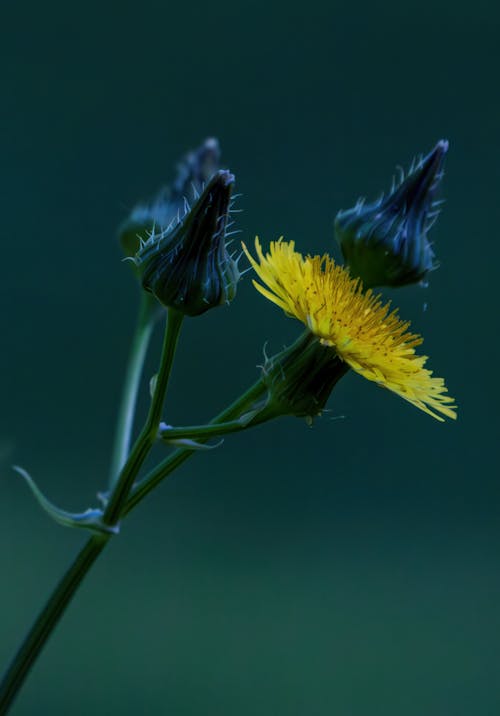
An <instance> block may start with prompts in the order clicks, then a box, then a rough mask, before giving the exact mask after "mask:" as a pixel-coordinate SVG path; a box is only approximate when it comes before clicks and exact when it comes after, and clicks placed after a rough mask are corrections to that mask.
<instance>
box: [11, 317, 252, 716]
mask: <svg viewBox="0 0 500 716" xmlns="http://www.w3.org/2000/svg"><path fill="white" fill-rule="evenodd" d="M181 323H182V317H180V316H179V315H178V314H175V313H173V312H172V313H170V314H169V321H168V324H167V330H166V332H165V341H164V346H163V353H162V362H161V368H160V372H159V374H158V379H157V383H156V388H155V391H154V396H153V401H152V404H151V409H150V412H149V415H148V419H147V422H146V426H145V428H144V430H143V431H142V432H141V435H140V436H139V438H138V440H137V442H136V444H135V446H134V449H133V450H132V454H131V456H130V458H129V459H128V460H127V463H126V465H125V466H124V468H123V470H122V473H121V476H120V479H119V480H118V482H117V484H116V486H115V488H114V490H113V494H112V496H111V498H110V502H109V503H108V508H107V510H106V513H105V516H106V517H107V520H108V524H113V523H114V520H115V516H124V515H125V514H128V513H129V512H130V510H132V509H133V508H134V507H135V506H136V505H137V504H138V503H139V502H140V501H141V500H142V499H143V498H144V497H145V496H146V495H147V494H148V493H149V492H150V491H151V490H152V489H153V488H154V487H155V486H156V485H157V484H158V483H159V482H160V481H161V480H163V478H165V477H166V476H167V475H169V474H170V473H171V472H172V471H173V470H175V469H176V468H177V467H179V465H181V464H182V463H183V462H185V460H187V459H188V458H189V457H191V455H193V454H194V451H193V450H176V451H175V452H174V453H172V455H171V456H170V457H169V458H167V459H166V460H164V461H163V462H162V463H160V465H158V467H157V468H156V469H154V470H152V472H151V473H149V475H147V476H146V478H144V480H143V481H142V482H140V483H139V484H138V485H137V486H136V487H135V488H133V490H132V493H131V494H129V491H130V487H131V484H132V481H133V480H134V479H135V476H136V474H137V471H138V469H139V468H140V465H141V464H142V459H143V457H144V456H145V455H146V454H147V452H146V453H144V451H143V449H142V447H141V445H142V443H143V442H144V443H147V444H148V445H149V444H150V443H151V444H152V442H153V441H154V440H155V439H156V434H157V431H158V424H159V422H160V417H161V410H162V406H163V399H164V395H165V392H166V388H167V383H168V377H169V375H170V369H171V366H172V360H173V355H174V352H175V345H176V343H177V338H178V335H179V329H180V326H181ZM263 388H264V386H263V383H262V381H260V380H259V381H257V382H256V383H255V385H253V386H252V387H251V388H250V389H249V390H248V391H247V392H246V393H245V394H244V395H243V396H241V397H240V398H238V400H236V401H235V402H234V403H233V404H232V405H230V406H229V407H228V408H227V409H226V410H224V411H223V412H222V413H220V414H219V415H218V416H217V417H216V418H214V419H213V421H212V423H213V424H214V425H215V424H217V423H227V422H229V421H232V420H234V419H236V418H237V417H238V416H240V415H241V414H242V412H243V411H244V410H246V409H251V408H252V407H253V406H254V403H255V401H256V400H257V399H258V398H260V397H262V395H263ZM146 427H147V428H148V429H147V430H146ZM204 439H206V438H204ZM118 492H119V493H120V499H119V500H118V499H117V498H116V497H115V495H116V494H117V493H118ZM111 504H112V510H111V509H110V505H111ZM117 510H120V511H119V512H117ZM110 537H111V535H105V534H102V535H95V536H93V537H91V538H90V539H89V540H88V542H87V543H86V544H85V545H84V547H83V548H82V550H81V551H80V553H79V554H78V556H77V557H76V559H75V561H74V562H73V563H72V564H71V566H70V567H69V569H68V570H67V572H66V574H65V575H64V576H63V578H62V579H61V581H60V582H59V584H58V585H57V586H56V588H55V590H54V592H53V593H52V595H51V597H50V598H49V600H48V602H47V603H46V605H45V607H44V608H43V609H42V611H41V612H40V614H39V615H38V617H37V619H36V621H35V623H34V624H33V626H32V628H31V630H30V631H29V633H28V635H27V636H26V638H25V640H24V642H23V643H22V644H21V647H20V648H19V651H18V652H17V654H16V656H15V657H14V659H13V661H12V663H11V665H10V667H9V668H8V670H7V672H6V674H5V676H4V678H3V681H2V683H1V684H0V716H5V714H6V713H7V712H8V710H9V707H10V706H11V704H12V702H13V701H14V698H15V697H16V695H17V693H18V691H19V689H20V688H21V686H22V684H23V682H24V680H25V678H26V676H27V675H28V672H29V670H30V668H31V667H32V666H33V664H34V662H35V661H36V659H37V657H38V655H39V654H40V652H41V651H42V649H43V647H44V645H45V643H46V641H47V639H48V638H49V636H50V635H51V633H52V631H53V630H54V628H55V627H56V625H57V623H58V622H59V620H60V618H61V617H62V615H63V613H64V611H65V609H66V607H67V606H68V604H69V602H70V601H71V599H72V597H73V596H74V594H75V592H76V590H77V589H78V587H79V585H80V584H81V583H82V581H83V579H84V577H85V575H86V574H87V572H88V571H89V570H90V568H91V567H92V564H93V563H94V562H95V560H96V559H97V557H98V556H99V554H100V553H101V552H102V550H103V549H104V547H105V546H106V544H107V543H108V541H109V539H110Z"/></svg>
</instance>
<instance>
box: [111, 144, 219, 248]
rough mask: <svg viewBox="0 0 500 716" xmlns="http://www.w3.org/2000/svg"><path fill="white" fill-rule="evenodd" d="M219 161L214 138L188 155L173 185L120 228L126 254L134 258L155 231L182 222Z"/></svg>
mask: <svg viewBox="0 0 500 716" xmlns="http://www.w3.org/2000/svg"><path fill="white" fill-rule="evenodd" d="M219 162H220V148H219V142H218V141H217V139H214V138H209V139H205V141H204V142H202V144H201V145H200V146H199V147H198V148H197V149H195V150H194V151H191V152H189V153H188V154H186V155H185V156H184V157H183V159H182V160H181V161H180V162H179V164H178V166H177V176H176V178H175V180H174V182H173V183H172V185H171V186H168V187H164V188H163V189H161V190H160V191H159V192H158V194H157V195H156V196H155V197H154V198H153V199H152V200H151V201H149V202H141V203H139V204H137V206H135V207H134V209H132V212H131V213H130V216H129V217H128V218H127V219H126V220H125V221H124V222H123V223H122V225H121V226H120V228H119V230H118V238H119V240H120V244H121V246H122V249H123V252H124V253H125V255H126V256H128V257H131V256H134V254H135V253H136V252H137V251H138V250H139V246H140V241H141V240H142V241H147V239H148V238H149V236H150V235H151V233H152V232H155V231H156V232H158V231H163V230H165V229H166V228H167V227H168V226H173V225H175V224H176V223H178V222H179V218H178V217H180V216H181V215H183V214H184V213H185V210H186V203H188V204H190V203H192V202H194V201H195V200H196V199H197V198H198V197H199V195H200V194H201V193H202V191H203V189H204V188H205V185H206V183H207V182H208V181H209V179H210V178H211V177H212V176H213V175H214V174H215V172H216V171H217V170H218V169H219Z"/></svg>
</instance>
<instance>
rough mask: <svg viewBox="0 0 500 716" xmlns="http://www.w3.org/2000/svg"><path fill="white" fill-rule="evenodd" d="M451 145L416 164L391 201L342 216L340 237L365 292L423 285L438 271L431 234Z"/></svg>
mask: <svg viewBox="0 0 500 716" xmlns="http://www.w3.org/2000/svg"><path fill="white" fill-rule="evenodd" d="M447 151H448V142H447V141H446V140H441V141H440V142H438V143H437V144H436V146H435V147H434V149H433V150H432V152H430V154H428V155H427V156H426V157H424V158H423V159H421V160H420V161H419V162H416V163H415V162H414V163H413V165H412V166H411V167H410V170H409V172H408V174H407V176H406V177H405V176H404V174H403V172H401V174H402V176H401V179H400V181H399V183H398V184H397V185H395V183H394V182H393V186H392V189H391V191H390V193H389V195H388V196H387V197H384V196H382V197H381V198H380V199H378V200H377V201H375V202H373V203H371V204H366V203H365V202H364V200H359V201H358V202H357V204H356V205H355V206H354V207H353V208H352V209H347V210H346V211H339V213H338V214H337V216H336V218H335V235H336V238H337V241H338V242H339V244H340V247H341V249H342V254H343V256H344V260H345V262H346V263H347V265H348V266H349V270H350V272H351V274H352V275H353V276H354V277H359V278H361V280H362V281H363V285H364V286H365V288H370V287H373V286H405V285H407V284H411V283H417V282H419V281H422V280H423V279H424V278H425V277H426V275H427V274H428V273H429V271H432V270H433V269H434V268H436V264H435V260H434V251H433V250H432V246H431V244H430V242H429V239H428V232H429V230H430V228H431V227H432V225H433V224H434V222H435V221H436V219H437V216H438V214H439V206H440V204H441V202H439V201H436V200H435V196H436V191H437V188H438V186H439V184H440V181H441V178H442V176H443V164H444V159H445V156H446V153H447Z"/></svg>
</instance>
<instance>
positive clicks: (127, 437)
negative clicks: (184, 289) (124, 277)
mask: <svg viewBox="0 0 500 716" xmlns="http://www.w3.org/2000/svg"><path fill="white" fill-rule="evenodd" d="M156 306H157V302H156V300H155V298H154V297H153V296H152V295H151V294H150V293H147V292H146V291H141V303H140V307H139V314H138V316H137V324H136V327H135V332H134V337H133V339H132V346H131V348H130V355H129V359H128V364H127V371H126V374H125V382H124V385H123V393H122V398H121V403H120V408H119V411H118V420H117V424H116V434H115V441H114V446H113V452H112V458H111V472H110V488H112V487H113V485H114V484H115V483H116V481H117V479H118V477H119V475H120V470H121V469H122V468H123V466H124V465H125V462H126V460H127V458H128V456H129V453H130V441H131V436H132V430H133V427H134V416H135V408H136V404H137V394H138V391H139V385H140V382H141V376H142V369H143V366H144V359H145V357H146V353H147V350H148V346H149V341H150V339H151V334H152V332H153V327H154V323H155V318H154V313H155V308H156Z"/></svg>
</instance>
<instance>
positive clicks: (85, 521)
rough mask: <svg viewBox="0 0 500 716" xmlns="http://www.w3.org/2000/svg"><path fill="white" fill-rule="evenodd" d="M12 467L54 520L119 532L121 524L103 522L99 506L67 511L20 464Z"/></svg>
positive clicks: (79, 526) (99, 531) (61, 523)
mask: <svg viewBox="0 0 500 716" xmlns="http://www.w3.org/2000/svg"><path fill="white" fill-rule="evenodd" d="M12 469H13V470H15V471H16V472H17V473H19V475H21V477H23V478H24V480H25V481H26V483H27V485H28V487H29V488H30V489H31V492H32V493H33V495H34V497H35V499H36V501H37V502H38V504H39V505H40V507H41V508H42V509H43V510H44V511H45V512H46V513H47V514H48V515H49V516H50V517H52V519H53V520H55V521H56V522H58V523H59V524H60V525H63V527H78V528H83V529H86V530H89V531H90V532H94V533H97V534H107V535H109V534H118V532H119V531H120V527H119V525H107V524H105V523H104V522H103V520H102V518H103V514H104V513H103V511H102V510H100V509H98V508H94V509H92V508H89V509H88V510H85V512H67V511H66V510H62V509H61V508H59V507H56V505H54V504H52V502H50V500H48V499H47V498H46V497H45V495H44V494H43V492H42V491H41V490H40V489H39V488H38V487H37V485H36V483H35V481H34V480H33V478H32V477H31V476H30V475H29V474H28V472H26V470H24V469H23V468H22V467H19V466H18V465H13V466H12Z"/></svg>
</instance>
